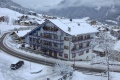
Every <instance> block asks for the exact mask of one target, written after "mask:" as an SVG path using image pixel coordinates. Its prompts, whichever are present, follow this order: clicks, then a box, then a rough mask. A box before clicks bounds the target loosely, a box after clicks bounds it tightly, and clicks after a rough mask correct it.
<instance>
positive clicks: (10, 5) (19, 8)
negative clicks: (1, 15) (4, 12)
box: [0, 0, 29, 13]
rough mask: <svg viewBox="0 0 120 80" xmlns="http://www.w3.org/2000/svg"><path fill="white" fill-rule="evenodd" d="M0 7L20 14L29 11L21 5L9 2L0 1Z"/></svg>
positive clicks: (9, 0) (8, 0)
mask: <svg viewBox="0 0 120 80" xmlns="http://www.w3.org/2000/svg"><path fill="white" fill-rule="evenodd" d="M0 7H1V8H9V9H12V10H15V11H17V12H20V13H26V12H28V11H29V9H27V8H24V7H22V6H21V5H19V4H17V3H14V2H13V1H11V0H0Z"/></svg>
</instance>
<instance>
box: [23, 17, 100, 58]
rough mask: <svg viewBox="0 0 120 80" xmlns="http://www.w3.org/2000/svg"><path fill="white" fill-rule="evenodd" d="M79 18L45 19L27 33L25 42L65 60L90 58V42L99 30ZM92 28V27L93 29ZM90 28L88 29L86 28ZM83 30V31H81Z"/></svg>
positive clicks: (31, 46) (35, 48) (33, 47)
mask: <svg viewBox="0 0 120 80" xmlns="http://www.w3.org/2000/svg"><path fill="white" fill-rule="evenodd" d="M78 22H79V20H78V21H77V20H75V21H73V20H69V19H67V20H58V19H52V20H45V22H44V23H43V24H41V25H40V26H39V27H37V28H35V29H33V30H32V31H30V32H29V33H28V34H26V35H25V42H26V43H27V44H29V45H30V48H31V49H34V50H38V51H42V52H44V54H47V55H49V56H52V57H55V58H61V59H65V60H90V59H91V58H93V57H94V56H92V57H90V56H91V53H92V49H91V47H90V42H91V40H92V39H93V37H94V36H95V34H96V33H97V32H98V31H97V30H96V29H95V28H93V27H91V26H90V25H89V24H87V23H85V25H86V24H87V25H89V26H87V28H86V27H85V26H83V23H82V22H81V23H78ZM91 28H92V29H91ZM84 29H88V30H84ZM81 30H82V31H81Z"/></svg>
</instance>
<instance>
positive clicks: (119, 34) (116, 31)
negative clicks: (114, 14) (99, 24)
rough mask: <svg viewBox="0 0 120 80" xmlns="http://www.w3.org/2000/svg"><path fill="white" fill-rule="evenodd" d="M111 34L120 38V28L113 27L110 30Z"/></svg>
mask: <svg viewBox="0 0 120 80" xmlns="http://www.w3.org/2000/svg"><path fill="white" fill-rule="evenodd" d="M110 33H111V35H112V36H114V37H116V38H117V39H118V40H120V29H112V30H111V31H110Z"/></svg>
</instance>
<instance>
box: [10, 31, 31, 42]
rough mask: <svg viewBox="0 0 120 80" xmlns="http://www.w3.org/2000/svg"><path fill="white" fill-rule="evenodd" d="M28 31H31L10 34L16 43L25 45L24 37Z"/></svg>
mask: <svg viewBox="0 0 120 80" xmlns="http://www.w3.org/2000/svg"><path fill="white" fill-rule="evenodd" d="M30 31H31V30H23V31H15V32H12V33H11V36H12V38H13V39H14V40H15V41H16V42H17V43H25V38H24V35H25V34H27V33H28V32H30Z"/></svg>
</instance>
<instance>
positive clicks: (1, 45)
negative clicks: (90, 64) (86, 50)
mask: <svg viewBox="0 0 120 80" xmlns="http://www.w3.org/2000/svg"><path fill="white" fill-rule="evenodd" d="M7 34H8V33H5V34H4V35H3V36H2V37H1V39H0V49H1V50H2V51H4V52H6V53H8V54H10V55H12V56H15V57H18V58H21V59H24V60H27V61H31V62H35V63H39V64H43V65H47V66H53V65H54V64H55V63H54V62H50V61H46V60H45V59H41V58H38V57H32V56H29V55H27V54H22V53H21V54H20V53H18V52H16V51H14V50H12V49H10V48H8V47H6V46H5V44H4V38H5V37H6V35H7ZM75 69H76V70H78V71H91V72H103V71H104V70H102V69H96V68H85V67H79V66H75ZM114 71H115V72H120V71H118V70H114Z"/></svg>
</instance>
